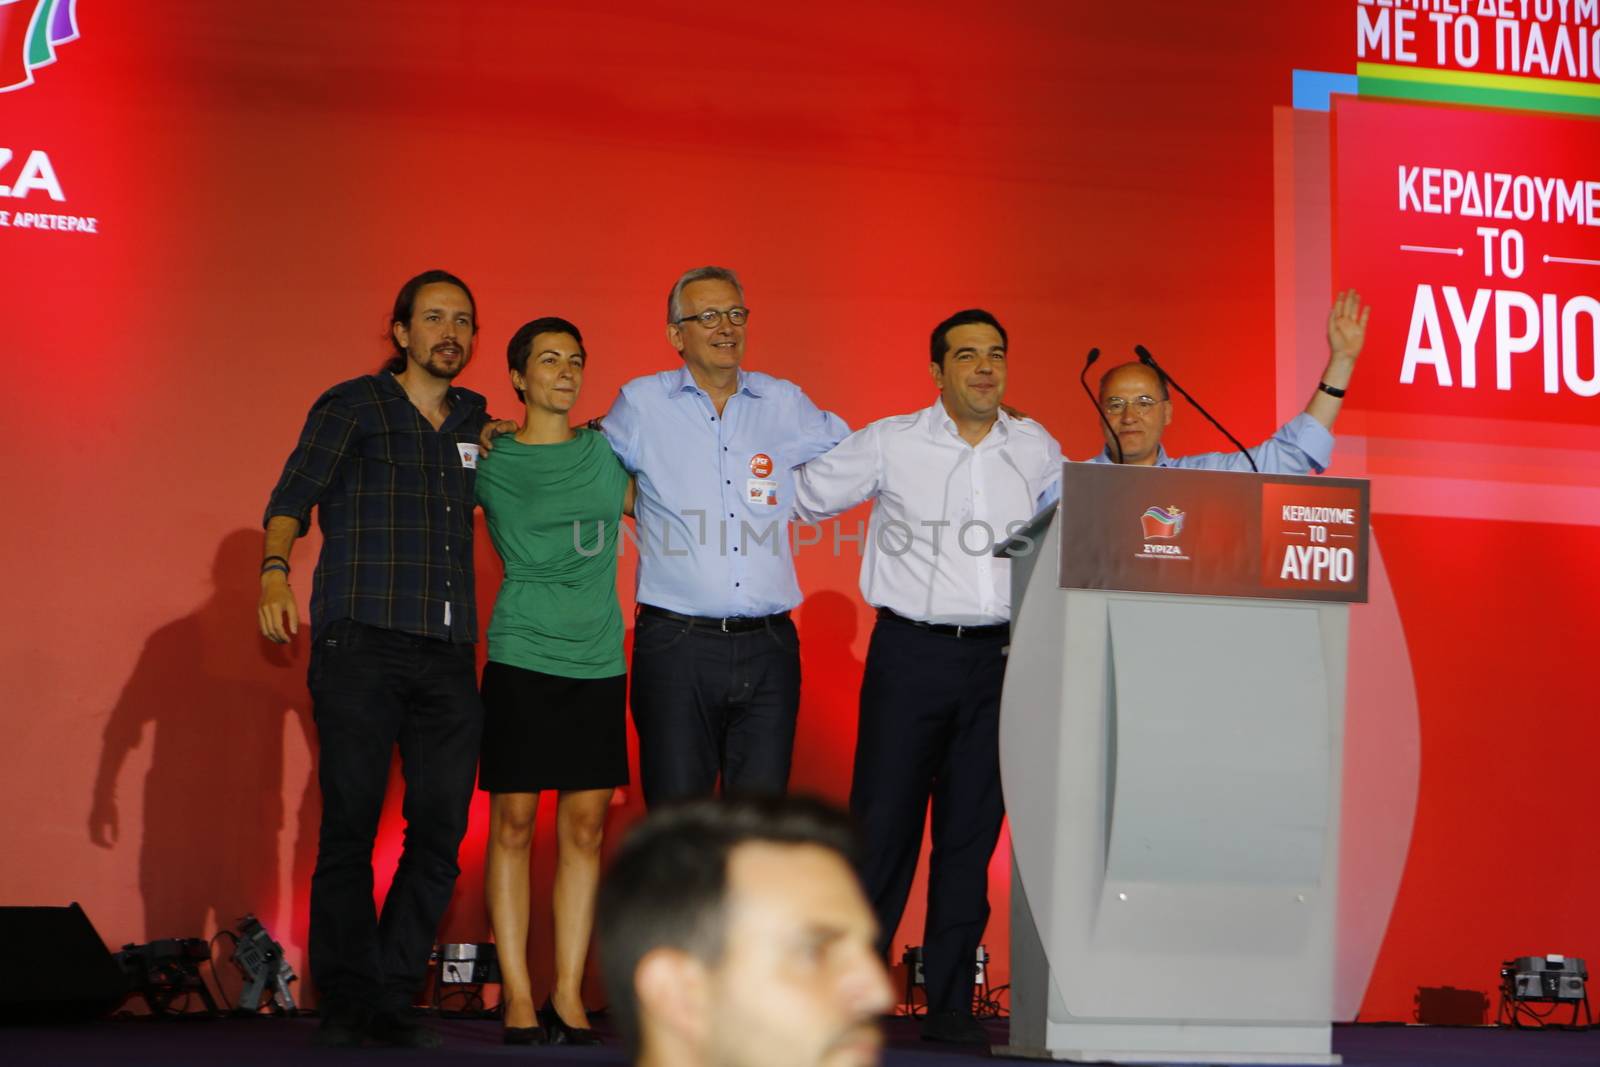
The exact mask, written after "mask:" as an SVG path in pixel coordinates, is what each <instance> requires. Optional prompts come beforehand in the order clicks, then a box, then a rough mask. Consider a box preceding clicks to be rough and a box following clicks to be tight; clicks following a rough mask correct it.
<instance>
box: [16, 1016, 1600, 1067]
mask: <svg viewBox="0 0 1600 1067" xmlns="http://www.w3.org/2000/svg"><path fill="white" fill-rule="evenodd" d="M316 1025H317V1023H316V1020H314V1019H309V1018H302V1019H272V1018H259V1019H148V1018H141V1019H109V1020H106V1021H103V1022H96V1023H85V1024H79V1025H75V1026H20V1027H16V1026H12V1027H0V1064H4V1065H5V1067H21V1065H28V1067H32V1065H34V1064H50V1065H56V1067H214V1065H216V1064H229V1065H230V1067H231V1065H240V1067H250V1065H256V1064H260V1065H262V1067H266V1065H269V1064H270V1065H272V1067H279V1065H281V1064H285V1063H292V1064H294V1065H295V1067H333V1065H337V1064H354V1063H371V1062H378V1061H384V1062H391V1061H394V1060H395V1058H396V1057H399V1058H400V1059H402V1060H406V1061H413V1060H429V1061H442V1060H444V1059H446V1058H448V1059H451V1060H462V1059H478V1058H483V1059H501V1060H504V1059H521V1060H526V1061H535V1062H538V1063H540V1064H543V1065H545V1067H560V1065H563V1064H571V1065H573V1067H580V1065H585V1064H590V1065H595V1064H621V1063H625V1062H627V1060H626V1057H625V1056H624V1055H623V1053H622V1049H621V1048H620V1047H619V1046H617V1045H616V1044H609V1045H605V1046H602V1047H600V1048H588V1049H570V1048H507V1047H506V1046H505V1045H502V1044H500V1043H499V1038H500V1028H499V1024H498V1023H495V1022H484V1021H463V1020H434V1021H433V1022H432V1023H431V1025H433V1026H436V1027H438V1029H439V1031H440V1032H441V1033H442V1034H443V1035H444V1036H445V1040H446V1044H445V1047H444V1048H442V1049H440V1050H438V1051H435V1052H410V1051H404V1052H401V1051H396V1050H392V1049H360V1050H342V1049H339V1050H335V1049H319V1048H317V1047H315V1046H314V1045H312V1043H311V1035H312V1032H313V1031H314V1030H315V1028H316ZM989 1026H990V1029H991V1032H992V1033H993V1035H994V1038H995V1041H996V1042H997V1043H998V1042H1000V1041H1002V1040H1003V1039H1004V1034H1005V1024H1004V1023H1003V1022H998V1023H990V1024H989ZM885 1031H886V1034H887V1036H888V1044H889V1047H888V1051H887V1052H886V1053H885V1055H884V1067H958V1065H959V1064H960V1063H962V1062H971V1061H973V1060H978V1059H985V1058H987V1057H986V1056H985V1055H984V1054H983V1053H981V1052H969V1051H966V1050H961V1049H951V1048H949V1047H947V1046H940V1045H930V1044H927V1043H925V1042H923V1041H921V1040H919V1039H918V1037H917V1029H916V1023H915V1022H914V1021H911V1020H906V1019H892V1020H889V1022H888V1023H887V1024H886V1027H885ZM602 1032H603V1031H602ZM1333 1045H1334V1050H1335V1051H1336V1052H1339V1053H1340V1054H1342V1055H1343V1056H1344V1062H1345V1063H1346V1064H1347V1065H1348V1067H1369V1065H1370V1067H1450V1065H1461V1067H1529V1065H1542V1064H1551V1065H1556V1067H1564V1065H1567V1064H1571V1065H1573V1067H1578V1065H1585V1067H1594V1065H1595V1064H1600V1030H1594V1031H1590V1032H1586V1033H1577V1032H1556V1031H1547V1032H1544V1033H1538V1032H1532V1031H1515V1030H1496V1029H1451V1028H1444V1027H1415V1026H1341V1027H1337V1028H1335V1030H1334V1038H1333ZM1012 1062H1016V1063H1025V1062H1029V1061H1024V1060H1016V1061H1012Z"/></svg>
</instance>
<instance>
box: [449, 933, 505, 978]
mask: <svg viewBox="0 0 1600 1067" xmlns="http://www.w3.org/2000/svg"><path fill="white" fill-rule="evenodd" d="M433 962H435V963H437V964H438V965H439V982H440V984H441V985H487V984H492V983H495V982H498V981H500V954H499V953H498V952H497V951H496V950H495V947H494V943H493V942H487V943H484V944H477V945H474V944H456V945H440V946H439V947H437V948H435V949H434V950H433Z"/></svg>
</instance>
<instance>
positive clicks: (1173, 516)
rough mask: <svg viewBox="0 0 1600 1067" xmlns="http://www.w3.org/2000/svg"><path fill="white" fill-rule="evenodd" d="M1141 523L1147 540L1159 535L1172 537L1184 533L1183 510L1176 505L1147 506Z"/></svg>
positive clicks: (1140, 518)
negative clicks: (1163, 506) (1162, 506)
mask: <svg viewBox="0 0 1600 1067" xmlns="http://www.w3.org/2000/svg"><path fill="white" fill-rule="evenodd" d="M1139 524H1140V525H1141V526H1143V527H1144V539H1145V540H1146V541H1150V540H1153V539H1155V538H1158V537H1159V538H1169V539H1170V538H1173V537H1177V536H1178V535H1179V534H1181V533H1183V512H1181V511H1179V510H1178V509H1177V508H1176V507H1165V508H1145V511H1144V514H1143V515H1141V516H1140V517H1139Z"/></svg>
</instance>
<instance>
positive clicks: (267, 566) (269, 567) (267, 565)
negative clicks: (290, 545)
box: [261, 556, 289, 574]
mask: <svg viewBox="0 0 1600 1067" xmlns="http://www.w3.org/2000/svg"><path fill="white" fill-rule="evenodd" d="M274 561H276V563H274ZM277 563H281V564H283V566H281V567H280V566H277ZM280 570H281V571H282V572H283V573H285V574H288V573H289V561H288V560H286V559H284V558H283V557H282V556H267V557H266V558H265V559H263V560H262V561H261V573H262V574H265V573H267V572H268V571H280Z"/></svg>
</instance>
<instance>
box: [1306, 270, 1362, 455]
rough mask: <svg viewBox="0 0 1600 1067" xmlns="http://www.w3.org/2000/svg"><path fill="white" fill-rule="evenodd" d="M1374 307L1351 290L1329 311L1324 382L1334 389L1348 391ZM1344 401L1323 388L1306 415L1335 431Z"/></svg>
mask: <svg viewBox="0 0 1600 1067" xmlns="http://www.w3.org/2000/svg"><path fill="white" fill-rule="evenodd" d="M1371 314H1372V308H1371V307H1370V306H1369V307H1365V308H1364V307H1362V306H1361V295H1360V294H1359V293H1357V292H1356V291H1355V290H1354V289H1347V290H1346V291H1344V292H1342V293H1340V294H1339V295H1338V296H1337V297H1335V298H1334V301H1333V307H1332V308H1331V309H1329V311H1328V365H1327V366H1326V367H1324V368H1323V370H1322V382H1323V384H1324V385H1328V386H1331V387H1333V388H1334V389H1339V390H1341V391H1342V390H1344V389H1345V388H1347V387H1348V386H1349V384H1350V379H1351V377H1352V376H1353V375H1354V374H1355V370H1356V357H1357V356H1359V355H1361V346H1362V344H1364V343H1365V342H1366V339H1367V318H1368V316H1370V315H1371ZM1343 406H1344V398H1343V397H1338V396H1333V395H1331V394H1329V393H1327V392H1325V391H1324V390H1322V389H1318V390H1317V391H1316V392H1314V393H1312V394H1311V402H1310V403H1309V404H1307V405H1306V414H1307V415H1310V416H1311V417H1312V418H1313V419H1316V420H1317V421H1318V422H1320V423H1322V425H1323V426H1325V427H1327V428H1328V429H1330V430H1331V429H1333V423H1334V420H1335V419H1337V418H1338V417H1339V409H1340V408H1342V407H1343Z"/></svg>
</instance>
